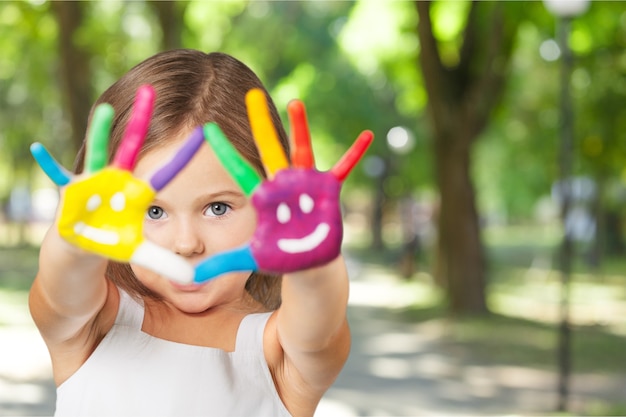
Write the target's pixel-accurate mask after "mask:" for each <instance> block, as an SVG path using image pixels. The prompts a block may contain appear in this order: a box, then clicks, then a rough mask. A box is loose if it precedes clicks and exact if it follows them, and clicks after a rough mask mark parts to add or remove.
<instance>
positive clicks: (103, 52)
mask: <svg viewBox="0 0 626 417" xmlns="http://www.w3.org/2000/svg"><path fill="white" fill-rule="evenodd" d="M625 5H626V3H624V2H620V1H607V2H604V1H593V2H587V1H583V0H561V1H558V0H553V1H547V2H540V1H524V2H488V1H484V2H469V1H433V2H426V1H420V2H412V1H391V0H388V1H384V0H371V1H365V0H360V1H353V2H352V1H288V2H282V1H241V0H232V1H90V2H62V1H54V2H49V1H37V0H32V1H5V2H1V3H0V45H1V46H0V108H1V111H0V126H1V128H0V203H1V206H2V208H3V210H2V214H1V215H0V250H1V254H0V414H6V415H35V414H50V413H52V411H53V404H54V402H53V401H54V398H53V395H54V391H53V386H52V383H51V380H50V373H49V372H50V371H49V364H47V357H46V355H45V353H46V352H45V348H44V347H43V345H42V342H41V341H40V340H39V339H38V335H37V333H36V330H35V329H34V327H33V325H32V323H31V321H30V317H29V315H28V311H27V292H28V288H29V286H30V283H31V282H32V279H33V277H34V274H35V272H36V270H37V247H38V243H39V242H40V240H41V237H42V235H43V233H44V232H45V230H46V228H47V227H48V226H49V224H50V221H51V219H52V216H53V213H54V210H55V207H56V203H57V199H58V193H57V190H56V188H55V187H54V186H53V184H52V183H51V182H50V181H49V180H47V178H45V177H44V176H43V175H42V174H41V173H40V171H39V170H38V168H37V167H36V166H35V164H34V163H33V160H32V158H31V157H30V154H29V150H28V148H29V145H30V143H32V142H34V141H40V142H42V143H44V144H45V145H46V146H47V147H48V149H50V150H51V152H52V153H53V154H54V155H56V156H57V157H58V158H59V160H60V161H61V162H62V163H63V164H64V165H65V166H66V167H71V166H72V162H73V157H74V155H75V154H76V151H77V150H78V147H79V146H80V142H81V141H82V138H83V135H84V132H85V130H86V123H87V116H88V113H89V109H90V106H91V104H92V102H93V101H94V100H95V98H96V97H97V96H98V95H99V94H100V93H102V92H103V91H104V90H105V89H106V88H107V87H108V86H109V85H110V84H111V83H112V82H114V81H115V80H116V79H117V78H118V77H119V76H121V75H122V74H123V73H125V72H126V71H127V70H128V69H130V68H131V67H132V66H134V65H135V64H137V63H139V62H140V61H142V60H143V59H145V58H147V57H148V56H150V55H152V54H154V53H156V52H158V51H160V50H165V49H172V48H179V47H185V48H196V49H200V50H203V51H207V52H208V51H223V52H227V53H231V54H232V55H234V56H236V57H237V58H239V59H241V60H242V61H244V62H245V63H247V64H248V65H249V66H250V67H252V68H253V69H254V70H255V71H256V72H257V74H259V76H260V78H261V79H262V80H263V81H264V82H265V84H266V85H267V86H268V89H269V91H270V93H271V94H272V96H273V97H274V99H275V101H276V103H277V105H278V108H279V109H281V110H284V109H285V108H286V104H287V102H288V101H289V100H290V99H293V98H299V99H301V100H303V101H304V102H305V103H306V106H307V110H308V114H309V122H310V125H311V129H312V135H313V142H314V149H315V153H316V155H318V157H317V162H318V167H319V168H320V169H322V170H325V169H328V168H329V167H330V166H332V164H333V163H334V162H335V161H336V159H337V157H338V155H341V154H342V153H343V152H344V150H345V149H346V148H347V147H348V146H349V144H350V143H351V142H352V141H353V140H354V138H355V137H356V136H357V134H358V133H359V132H360V131H361V130H363V129H366V128H367V129H371V130H373V131H374V133H375V135H376V140H375V142H374V144H373V146H372V148H371V149H370V150H369V151H368V154H367V157H366V158H365V159H364V160H363V161H362V163H361V164H360V166H359V167H357V168H358V169H356V170H355V172H354V173H353V174H352V175H351V177H350V178H349V180H348V181H347V183H346V186H345V190H344V193H343V196H342V199H343V204H344V209H345V221H346V234H345V235H346V236H345V253H346V256H347V258H348V260H349V264H350V268H351V274H352V279H353V285H352V294H351V299H350V316H351V321H352V323H353V331H354V333H355V340H354V347H353V354H352V356H351V358H350V361H349V363H348V365H347V367H346V370H345V371H344V372H343V373H342V375H341V376H340V378H339V380H338V381H337V384H336V385H335V387H333V388H332V389H331V390H330V391H329V394H328V396H327V400H325V402H323V403H322V407H320V414H322V413H328V415H337V416H339V415H435V414H446V415H452V414H463V415H472V414H474V415H486V414H501V415H503V414H507V415H514V414H517V415H529V414H533V415H537V414H542V415H546V414H559V415H626V376H625V374H624V373H625V371H626V343H625V342H626V258H625V257H624V254H625V253H626V241H625V232H626V225H625V223H624V222H625V220H626V217H625V216H626V106H625V105H624V104H626V7H625ZM284 120H286V118H285V119H284Z"/></svg>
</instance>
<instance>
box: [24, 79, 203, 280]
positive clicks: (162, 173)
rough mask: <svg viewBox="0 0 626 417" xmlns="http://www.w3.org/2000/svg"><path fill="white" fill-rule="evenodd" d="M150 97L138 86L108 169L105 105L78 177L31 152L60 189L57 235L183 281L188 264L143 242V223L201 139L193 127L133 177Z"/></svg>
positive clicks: (36, 149)
mask: <svg viewBox="0 0 626 417" xmlns="http://www.w3.org/2000/svg"><path fill="white" fill-rule="evenodd" d="M154 98H155V93H154V90H153V89H152V87H151V86H148V85H146V86H142V87H141V88H140V89H139V90H138V91H137V96H136V99H135V103H134V106H133V111H132V115H131V118H130V120H129V122H128V125H127V127H126V130H125V131H124V137H123V140H122V142H121V144H120V147H119V149H118V150H117V152H116V154H115V157H114V160H113V162H112V163H111V164H110V165H108V166H107V147H108V143H109V135H110V130H111V123H112V120H113V108H112V107H111V106H110V105H109V104H101V105H99V106H98V107H97V108H96V109H95V111H94V116H93V120H92V123H91V126H90V129H89V132H88V136H87V147H86V155H85V173H84V174H81V175H77V176H74V175H72V174H71V173H69V172H68V171H66V170H65V169H64V168H63V167H62V166H61V165H60V164H59V163H58V162H57V161H55V160H54V158H52V156H51V155H50V154H49V153H48V151H47V150H46V148H45V147H44V146H43V145H41V144H40V143H34V144H32V145H31V153H32V154H33V157H34V158H35V160H36V161H37V163H38V164H39V166H40V167H41V168H42V170H43V171H44V172H45V173H46V174H47V175H48V177H50V179H51V180H52V181H53V182H54V183H55V184H57V185H58V186H60V187H63V199H62V203H61V204H62V205H61V208H60V215H59V219H58V230H59V234H60V235H61V237H63V238H64V239H65V240H67V241H68V242H70V243H71V244H73V245H75V246H78V247H80V248H82V249H84V250H86V251H89V252H92V253H96V254H99V255H101V256H104V257H106V258H109V259H112V260H115V261H118V262H130V263H134V264H137V265H140V266H143V267H145V268H148V269H151V270H153V271H155V272H157V273H159V274H161V275H163V276H166V277H168V278H169V279H171V280H174V281H179V282H185V283H189V282H191V281H192V280H193V277H194V269H193V267H192V266H191V264H189V263H188V262H187V261H186V260H185V259H184V258H182V257H179V256H177V255H176V254H174V253H173V252H170V251H169V250H167V249H165V248H162V247H160V246H158V245H156V244H154V243H152V242H150V241H148V240H146V239H145V238H144V236H143V223H144V219H145V215H146V211H147V209H148V207H149V206H150V203H151V202H152V200H153V199H154V196H155V195H156V193H157V191H159V190H161V189H162V188H163V187H165V185H166V184H167V183H168V182H169V181H170V180H172V179H173V178H174V176H175V175H176V174H177V173H178V172H179V171H180V170H181V169H182V168H183V167H184V166H185V165H186V164H187V162H188V161H189V160H190V159H191V158H192V157H193V155H194V154H195V153H196V151H197V150H198V148H199V147H200V146H201V145H202V143H203V142H204V135H203V132H202V129H201V128H198V129H196V130H195V131H194V132H193V133H192V134H191V136H190V137H189V139H188V140H187V141H186V142H185V143H184V144H183V145H182V146H181V148H180V149H179V150H178V151H177V152H176V154H175V155H174V156H173V158H172V159H171V160H170V161H168V162H166V163H165V164H164V165H162V166H161V167H160V168H159V169H157V170H156V172H155V173H154V174H153V175H152V176H151V177H150V179H149V180H148V181H145V180H143V179H140V178H136V177H134V176H133V174H132V170H133V168H134V166H135V164H136V161H137V155H138V154H139V150H140V149H141V145H142V144H143V142H144V140H145V136H146V134H147V131H148V126H149V123H150V117H151V115H152V110H153V106H154Z"/></svg>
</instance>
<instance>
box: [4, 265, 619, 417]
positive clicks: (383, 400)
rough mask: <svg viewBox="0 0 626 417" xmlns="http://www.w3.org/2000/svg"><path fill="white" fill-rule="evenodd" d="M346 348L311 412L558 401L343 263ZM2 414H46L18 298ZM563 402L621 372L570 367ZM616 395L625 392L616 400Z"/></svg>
mask: <svg viewBox="0 0 626 417" xmlns="http://www.w3.org/2000/svg"><path fill="white" fill-rule="evenodd" d="M350 269H351V276H353V282H352V286H351V296H350V309H349V318H350V323H351V328H352V332H353V343H352V352H351V355H350V358H349V360H348V362H347V364H346V367H345V368H344V370H343V371H342V373H341V375H340V376H339V378H338V379H337V381H336V383H335V384H334V386H333V387H332V388H331V389H330V390H329V391H328V393H327V395H326V396H325V398H324V400H323V401H322V403H321V404H320V407H319V409H318V412H317V417H353V416H436V415H446V416H456V415H458V416H460V415H463V416H472V415H475V416H479V415H480V416H485V415H507V416H510V415H546V414H550V413H552V412H553V410H554V407H555V404H556V376H555V374H554V373H552V372H549V371H545V370H540V369H534V368H529V367H513V366H498V365H492V366H485V365H480V364H474V363H472V361H471V358H467V357H464V356H463V355H461V354H459V355H457V354H456V353H457V352H455V351H454V350H450V347H449V346H445V345H444V344H443V343H442V335H443V334H444V332H445V321H444V320H442V319H433V320H429V321H425V322H421V323H403V322H396V321H391V320H389V319H388V318H386V317H389V315H388V314H385V310H384V309H385V308H386V307H388V306H398V305H399V304H402V303H410V302H411V294H407V292H406V290H403V289H402V287H400V286H398V285H397V283H394V282H393V280H391V279H388V278H384V279H380V278H377V274H376V271H363V270H359V267H358V265H354V264H351V265H350ZM0 314H2V315H3V317H11V323H9V325H3V326H0V416H36V415H51V414H52V413H53V411H54V401H55V393H54V384H53V382H52V379H51V371H50V365H49V359H48V355H47V351H46V349H45V346H44V344H43V342H42V341H41V339H40V338H39V335H38V333H37V330H36V329H35V328H34V326H33V325H32V323H31V322H30V318H29V316H28V312H27V310H26V306H25V305H24V306H22V307H19V308H18V307H14V308H13V309H10V308H9V307H6V306H5V307H4V308H0ZM572 391H573V393H572V398H571V405H572V407H573V410H574V411H575V410H576V409H579V410H581V409H582V407H583V406H588V405H589V404H590V403H593V402H600V401H606V400H611V399H613V400H619V399H624V398H626V377H625V378H620V379H617V378H615V377H608V376H604V375H576V376H575V379H574V381H573V384H572ZM622 402H623V400H622Z"/></svg>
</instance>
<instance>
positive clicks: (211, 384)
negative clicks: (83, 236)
mask: <svg viewBox="0 0 626 417" xmlns="http://www.w3.org/2000/svg"><path fill="white" fill-rule="evenodd" d="M270 314H271V313H262V314H250V315H248V316H246V317H245V318H244V319H243V320H242V321H241V324H240V325H239V330H238V331H237V341H236V347H235V351H234V352H225V351H223V350H221V349H216V348H208V347H202V346H193V345H185V344H182V343H176V342H170V341H167V340H163V339H159V338H156V337H154V336H150V335H148V334H146V333H144V332H142V331H141V326H142V323H143V316H144V307H143V305H141V304H139V303H137V301H135V300H134V299H132V298H131V297H130V296H129V295H128V294H126V293H125V292H124V291H122V290H120V307H119V311H118V314H117V318H116V319H115V324H114V325H113V328H112V329H111V330H110V331H109V333H108V334H107V335H106V336H105V337H104V339H103V340H102V342H100V344H99V345H98V347H97V348H96V350H95V351H94V352H93V353H92V354H91V356H90V357H89V358H88V359H87V361H86V362H85V363H84V364H83V365H82V366H81V367H80V368H79V369H78V371H76V373H74V375H72V376H71V377H70V378H69V379H68V380H66V381H65V382H64V383H63V384H61V385H60V386H59V387H58V388H57V403H56V412H55V415H57V416H83V417H84V416H90V417H95V416H108V417H111V416H149V417H157V416H176V417H181V416H219V417H225V416H242V417H243V416H246V417H249V416H255V417H256V416H259V417H260V416H271V417H278V416H289V415H290V414H289V412H288V411H287V409H286V408H285V406H284V404H283V403H282V401H281V399H280V397H279V396H278V393H277V392H276V387H275V386H274V382H273V380H272V376H271V374H270V371H269V368H268V366H267V362H266V360H265V357H264V355H263V331H264V329H265V324H266V323H267V320H268V318H269V316H270Z"/></svg>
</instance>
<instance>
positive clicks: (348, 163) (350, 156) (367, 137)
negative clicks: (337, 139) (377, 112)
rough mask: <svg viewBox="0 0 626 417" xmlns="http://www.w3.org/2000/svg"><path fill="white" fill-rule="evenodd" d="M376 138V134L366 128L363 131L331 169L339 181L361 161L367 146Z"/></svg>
mask: <svg viewBox="0 0 626 417" xmlns="http://www.w3.org/2000/svg"><path fill="white" fill-rule="evenodd" d="M373 140H374V134H373V133H372V132H371V131H369V130H365V131H363V132H361V134H360V135H359V137H358V138H357V139H356V140H355V141H354V143H353V144H352V146H351V147H350V149H348V151H347V152H346V153H345V154H344V155H343V157H341V159H340V160H339V161H338V162H337V163H336V164H335V166H334V167H333V168H332V169H331V173H332V174H333V176H334V177H335V178H337V180H338V181H343V180H345V179H346V177H347V176H348V175H349V174H350V171H352V168H354V166H355V165H356V164H357V162H359V160H360V159H361V157H362V156H363V154H364V153H365V151H366V150H367V148H368V147H369V146H370V144H371V143H372V141H373Z"/></svg>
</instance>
